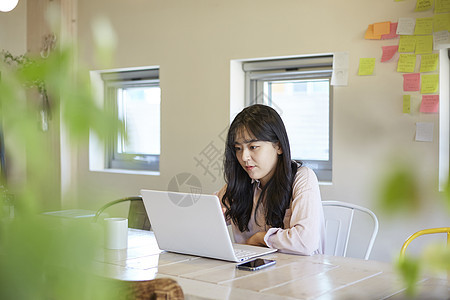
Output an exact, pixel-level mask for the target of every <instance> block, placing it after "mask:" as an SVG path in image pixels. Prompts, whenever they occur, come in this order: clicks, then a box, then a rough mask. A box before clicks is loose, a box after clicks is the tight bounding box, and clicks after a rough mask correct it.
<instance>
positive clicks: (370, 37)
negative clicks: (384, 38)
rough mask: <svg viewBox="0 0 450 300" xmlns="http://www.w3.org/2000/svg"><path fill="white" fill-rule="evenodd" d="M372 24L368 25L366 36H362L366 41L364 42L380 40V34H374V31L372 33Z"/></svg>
mask: <svg viewBox="0 0 450 300" xmlns="http://www.w3.org/2000/svg"><path fill="white" fill-rule="evenodd" d="M373 27H374V26H373V24H370V25H369V26H368V27H367V30H366V34H365V35H364V38H365V39H366V40H381V34H378V35H377V34H375V33H374V31H373Z"/></svg>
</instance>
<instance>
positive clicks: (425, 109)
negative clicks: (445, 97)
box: [420, 95, 439, 113]
mask: <svg viewBox="0 0 450 300" xmlns="http://www.w3.org/2000/svg"><path fill="white" fill-rule="evenodd" d="M420 112H422V113H437V112H439V95H423V96H422V103H421V104H420Z"/></svg>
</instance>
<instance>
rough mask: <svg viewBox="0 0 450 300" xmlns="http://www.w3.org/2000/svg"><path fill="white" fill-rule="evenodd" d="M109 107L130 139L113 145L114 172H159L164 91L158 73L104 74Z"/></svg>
mask: <svg viewBox="0 0 450 300" xmlns="http://www.w3.org/2000/svg"><path fill="white" fill-rule="evenodd" d="M101 77H102V80H103V81H104V86H105V98H106V101H105V103H106V106H107V108H108V109H111V110H112V111H114V113H115V114H116V115H117V117H118V118H119V119H120V120H122V122H123V124H124V127H125V128H124V132H125V135H126V136H123V135H121V134H118V135H117V136H116V137H114V138H112V139H111V141H109V143H108V146H107V151H106V152H107V153H106V166H107V168H110V169H126V170H150V171H159V155H160V153H161V144H160V142H161V138H160V132H161V130H160V110H161V89H160V87H159V70H158V69H139V70H127V71H122V72H110V73H102V74H101Z"/></svg>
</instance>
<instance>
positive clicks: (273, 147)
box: [235, 130, 283, 186]
mask: <svg viewBox="0 0 450 300" xmlns="http://www.w3.org/2000/svg"><path fill="white" fill-rule="evenodd" d="M235 151H236V157H237V159H238V161H239V163H240V165H241V166H242V168H244V170H245V171H246V172H247V174H248V176H250V178H252V179H255V180H259V181H260V182H261V185H262V186H264V185H265V184H266V183H267V182H268V181H269V180H270V178H272V176H273V174H274V173H275V168H276V165H277V160H278V155H279V154H281V153H283V151H282V150H281V148H280V146H279V145H278V143H272V142H266V141H259V140H257V139H255V138H254V137H253V136H251V135H250V134H249V133H248V132H247V131H246V130H239V131H238V133H237V135H236V141H235Z"/></svg>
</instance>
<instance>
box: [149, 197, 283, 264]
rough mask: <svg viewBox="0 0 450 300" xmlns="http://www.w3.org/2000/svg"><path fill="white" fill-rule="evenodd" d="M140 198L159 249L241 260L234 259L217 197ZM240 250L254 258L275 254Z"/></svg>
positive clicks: (252, 248) (258, 248)
mask: <svg viewBox="0 0 450 300" xmlns="http://www.w3.org/2000/svg"><path fill="white" fill-rule="evenodd" d="M141 195H142V197H143V201H144V206H145V209H146V211H147V214H148V217H149V219H150V223H151V226H152V229H153V231H154V233H155V237H156V240H157V242H158V246H159V248H160V249H162V250H166V251H171V252H178V253H182V254H190V255H197V256H204V257H210V258H216V259H222V260H228V261H235V262H237V261H242V260H243V259H239V258H237V257H236V256H235V253H234V248H233V244H232V242H231V239H230V236H229V233H228V228H227V225H226V223H225V219H224V217H223V212H222V208H221V205H220V202H219V198H218V197H217V196H215V195H204V194H195V193H175V192H167V191H154V190H145V189H142V190H141ZM237 246H241V245H237ZM242 246H244V248H246V249H247V250H250V251H251V250H257V251H258V252H260V253H257V254H255V255H254V256H258V255H263V254H267V253H270V252H274V251H276V250H275V249H270V248H265V247H252V246H248V245H242Z"/></svg>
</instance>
